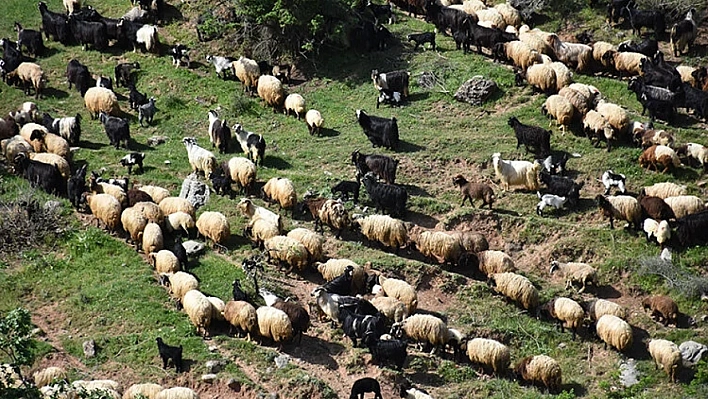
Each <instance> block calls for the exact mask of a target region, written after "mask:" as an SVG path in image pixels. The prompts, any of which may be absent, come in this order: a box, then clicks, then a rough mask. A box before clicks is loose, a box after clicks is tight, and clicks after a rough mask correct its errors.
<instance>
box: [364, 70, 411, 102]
mask: <svg viewBox="0 0 708 399" xmlns="http://www.w3.org/2000/svg"><path fill="white" fill-rule="evenodd" d="M410 77H411V74H410V72H408V71H393V72H386V73H379V71H378V70H377V69H374V70H372V71H371V79H372V80H373V81H374V87H376V90H379V91H381V90H384V89H385V90H390V91H391V92H396V91H397V92H399V93H401V95H402V96H403V98H406V97H408V84H409V81H410Z"/></svg>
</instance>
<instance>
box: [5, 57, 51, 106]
mask: <svg viewBox="0 0 708 399" xmlns="http://www.w3.org/2000/svg"><path fill="white" fill-rule="evenodd" d="M7 77H8V79H14V78H17V79H19V81H20V83H22V85H23V87H24V91H25V94H26V95H29V93H30V86H31V87H32V88H34V98H36V99H39V97H40V96H41V95H42V89H44V87H45V86H46V85H47V79H46V78H45V77H44V71H42V67H40V66H39V65H37V64H35V63H33V62H23V63H21V64H20V65H19V66H18V67H17V69H15V70H14V71H12V72H10V73H8V74H7Z"/></svg>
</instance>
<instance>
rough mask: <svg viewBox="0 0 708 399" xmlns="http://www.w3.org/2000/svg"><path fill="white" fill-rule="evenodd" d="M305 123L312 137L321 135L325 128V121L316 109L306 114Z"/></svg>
mask: <svg viewBox="0 0 708 399" xmlns="http://www.w3.org/2000/svg"><path fill="white" fill-rule="evenodd" d="M305 123H307V128H308V130H309V131H310V136H312V135H314V134H317V135H318V136H319V135H320V133H321V131H322V127H324V119H323V118H322V114H321V113H320V111H318V110H316V109H311V110H309V111H307V113H306V114H305Z"/></svg>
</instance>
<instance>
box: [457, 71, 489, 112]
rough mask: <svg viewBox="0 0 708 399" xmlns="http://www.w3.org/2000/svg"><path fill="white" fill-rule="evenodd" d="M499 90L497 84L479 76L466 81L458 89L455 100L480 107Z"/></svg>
mask: <svg viewBox="0 0 708 399" xmlns="http://www.w3.org/2000/svg"><path fill="white" fill-rule="evenodd" d="M497 90H499V87H498V86H497V84H496V82H494V81H493V80H490V79H485V78H484V77H482V76H479V75H478V76H475V77H473V78H472V79H470V80H468V81H466V82H465V83H463V84H462V86H460V88H459V89H457V91H456V92H455V100H457V101H461V102H466V103H469V104H471V105H475V106H480V105H482V103H484V101H486V100H487V99H488V98H489V97H490V96H492V95H493V94H494V93H495V92H496V91H497Z"/></svg>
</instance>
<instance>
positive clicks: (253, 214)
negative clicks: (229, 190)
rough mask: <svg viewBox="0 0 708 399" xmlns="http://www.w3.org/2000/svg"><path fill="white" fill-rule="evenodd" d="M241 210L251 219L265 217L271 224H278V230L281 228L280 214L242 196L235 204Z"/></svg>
mask: <svg viewBox="0 0 708 399" xmlns="http://www.w3.org/2000/svg"><path fill="white" fill-rule="evenodd" d="M236 207H237V208H238V209H240V210H241V212H242V213H243V214H244V215H246V216H248V217H249V218H251V219H255V218H262V219H266V220H268V221H269V222H271V223H272V224H274V225H276V226H278V230H280V231H282V230H283V224H282V220H281V218H280V215H277V214H275V213H273V212H271V211H269V210H268V209H266V208H263V207H262V206H258V205H255V204H254V203H253V201H251V200H250V199H248V198H242V199H241V201H239V203H238V204H237V205H236Z"/></svg>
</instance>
